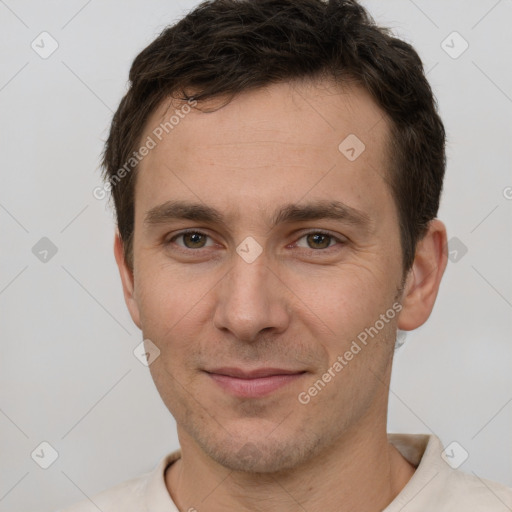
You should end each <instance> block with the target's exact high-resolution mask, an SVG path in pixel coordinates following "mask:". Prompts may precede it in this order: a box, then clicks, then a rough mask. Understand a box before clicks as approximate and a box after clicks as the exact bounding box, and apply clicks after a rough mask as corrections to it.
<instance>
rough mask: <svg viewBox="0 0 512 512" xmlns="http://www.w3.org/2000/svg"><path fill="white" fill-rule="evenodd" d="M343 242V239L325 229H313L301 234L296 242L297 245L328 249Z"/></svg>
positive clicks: (313, 248) (314, 248)
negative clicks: (302, 241) (303, 241)
mask: <svg viewBox="0 0 512 512" xmlns="http://www.w3.org/2000/svg"><path fill="white" fill-rule="evenodd" d="M301 240H305V243H301ZM342 243H343V241H342V240H340V239H339V238H337V237H335V236H334V235H331V234H330V233H327V232H325V231H311V232H309V233H306V234H305V235H303V236H301V237H300V238H299V240H298V241H297V242H296V245H297V247H303V248H306V249H312V250H320V249H328V248H329V247H332V246H333V245H340V244H342Z"/></svg>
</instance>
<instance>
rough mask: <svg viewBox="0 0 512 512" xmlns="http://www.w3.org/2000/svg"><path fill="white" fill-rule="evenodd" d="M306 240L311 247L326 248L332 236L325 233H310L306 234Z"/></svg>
mask: <svg viewBox="0 0 512 512" xmlns="http://www.w3.org/2000/svg"><path fill="white" fill-rule="evenodd" d="M306 240H307V242H308V246H309V247H310V248H311V249H326V248H327V247H329V245H330V243H331V240H332V236H330V235H327V234H325V233H310V234H309V235H306Z"/></svg>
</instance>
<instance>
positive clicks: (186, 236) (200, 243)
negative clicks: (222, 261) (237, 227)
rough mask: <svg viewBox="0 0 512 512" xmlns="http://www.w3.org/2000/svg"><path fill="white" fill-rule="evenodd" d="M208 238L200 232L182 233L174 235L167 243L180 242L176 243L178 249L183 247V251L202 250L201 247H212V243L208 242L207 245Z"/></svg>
mask: <svg viewBox="0 0 512 512" xmlns="http://www.w3.org/2000/svg"><path fill="white" fill-rule="evenodd" d="M209 238H210V237H209V236H208V235H206V234H205V233H202V232H201V231H193V230H190V231H182V232H181V233H178V234H177V235H174V236H173V237H172V238H171V239H170V240H169V241H168V242H167V243H168V244H170V243H172V242H176V241H177V240H180V241H181V242H182V243H178V242H176V244H177V245H178V246H179V247H184V248H185V249H202V248H203V247H209V246H211V245H213V242H212V241H211V240H210V241H209V242H210V243H208V239H209Z"/></svg>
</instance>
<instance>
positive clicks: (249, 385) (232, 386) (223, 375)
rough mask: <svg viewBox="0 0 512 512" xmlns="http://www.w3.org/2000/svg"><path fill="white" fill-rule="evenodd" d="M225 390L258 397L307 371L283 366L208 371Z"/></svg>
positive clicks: (240, 395)
mask: <svg viewBox="0 0 512 512" xmlns="http://www.w3.org/2000/svg"><path fill="white" fill-rule="evenodd" d="M206 373H207V375H208V376H209V377H210V378H211V379H212V380H213V381H214V382H215V383H216V384H218V385H219V386H220V387H221V388H222V389H223V390H224V391H227V392H228V393H230V394H232V395H235V396H238V397H241V398H257V397H261V396H265V395H268V394H270V393H272V392H273V391H277V390H278V389H280V388H282V387H284V386H286V385H287V384H290V383H291V382H293V381H295V380H297V379H299V378H300V377H302V375H304V374H305V373H306V372H305V371H300V370H299V371H298V370H285V369H283V368H258V369H255V370H242V369H240V368H218V369H215V370H210V371H207V372H206Z"/></svg>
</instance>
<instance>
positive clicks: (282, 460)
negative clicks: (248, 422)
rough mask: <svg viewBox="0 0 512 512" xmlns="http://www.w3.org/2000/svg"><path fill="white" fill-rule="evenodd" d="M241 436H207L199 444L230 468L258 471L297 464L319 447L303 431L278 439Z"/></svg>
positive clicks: (215, 459)
mask: <svg viewBox="0 0 512 512" xmlns="http://www.w3.org/2000/svg"><path fill="white" fill-rule="evenodd" d="M282 434H284V432H282ZM243 437H244V438H243V439H239V440H238V441H236V440H235V439H234V438H232V437H230V438H227V439H224V440H221V441H220V442H217V443H216V442H212V440H211V439H210V440H209V441H210V442H208V441H207V442H206V443H204V442H200V443H199V444H200V446H201V448H202V450H203V451H204V452H205V453H206V454H207V455H208V456H209V457H210V458H212V459H213V460H214V461H215V462H217V463H218V464H220V465H222V466H224V467H225V468H227V469H230V470H231V471H237V472H246V473H261V474H270V473H279V472H282V471H287V470H290V469H292V468H295V467H298V466H300V465H302V464H303V463H305V462H307V460H308V459H309V458H311V457H312V456H314V455H315V454H316V452H317V451H318V449H319V448H320V447H319V443H318V441H317V439H313V438H311V439H310V438H307V437H305V436H304V433H302V435H298V434H297V433H291V432H290V433H288V435H284V436H282V437H281V438H271V437H270V436H268V435H265V436H262V435H260V436H253V437H252V438H251V436H247V435H246V436H243ZM290 440H292V441H290Z"/></svg>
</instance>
